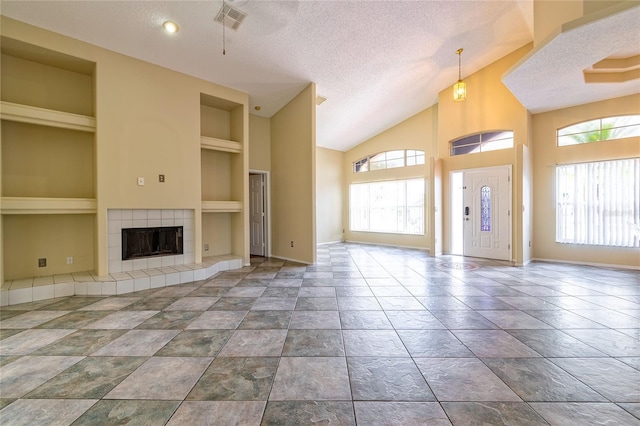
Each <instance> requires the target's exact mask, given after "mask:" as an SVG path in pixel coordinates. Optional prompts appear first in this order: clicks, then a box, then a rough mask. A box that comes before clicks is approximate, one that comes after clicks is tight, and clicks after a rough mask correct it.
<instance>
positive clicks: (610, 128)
mask: <svg viewBox="0 0 640 426" xmlns="http://www.w3.org/2000/svg"><path fill="white" fill-rule="evenodd" d="M634 136H640V115H623V116H619V117H607V118H598V119H596V120H590V121H584V122H582V123H577V124H573V125H571V126H567V127H564V128H562V129H559V130H558V146H567V145H577V144H583V143H590V142H599V141H607V140H613V139H622V138H630V137H634Z"/></svg>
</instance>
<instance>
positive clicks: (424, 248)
mask: <svg viewBox="0 0 640 426" xmlns="http://www.w3.org/2000/svg"><path fill="white" fill-rule="evenodd" d="M344 242H345V243H353V244H366V245H369V246H383V247H397V248H405V249H411V250H421V251H426V252H428V253H429V256H431V253H430V252H429V248H427V247H416V246H403V245H400V244H383V243H371V242H366V241H355V240H344Z"/></svg>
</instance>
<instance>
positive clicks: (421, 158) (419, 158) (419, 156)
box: [416, 153, 424, 164]
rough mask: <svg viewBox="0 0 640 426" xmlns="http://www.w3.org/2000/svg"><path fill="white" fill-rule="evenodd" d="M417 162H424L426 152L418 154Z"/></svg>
mask: <svg viewBox="0 0 640 426" xmlns="http://www.w3.org/2000/svg"><path fill="white" fill-rule="evenodd" d="M416 164H424V153H423V154H422V155H418V156H416Z"/></svg>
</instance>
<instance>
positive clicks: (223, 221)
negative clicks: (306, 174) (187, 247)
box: [200, 94, 247, 257]
mask: <svg viewBox="0 0 640 426" xmlns="http://www.w3.org/2000/svg"><path fill="white" fill-rule="evenodd" d="M243 108H244V106H243V105H242V104H238V103H235V102H231V101H228V100H225V99H221V98H218V97H215V96H210V95H206V94H201V95H200V134H201V140H200V148H201V150H200V153H201V157H200V158H201V171H202V172H201V173H202V243H203V250H202V253H203V257H209V256H216V255H221V254H235V255H239V256H244V242H243V241H244V224H243V215H242V211H243V208H244V206H243V205H242V204H243V203H242V201H243V199H244V188H243V176H244V174H245V173H247V171H246V170H244V161H243V155H244V149H243V140H244V135H243V112H244V111H243Z"/></svg>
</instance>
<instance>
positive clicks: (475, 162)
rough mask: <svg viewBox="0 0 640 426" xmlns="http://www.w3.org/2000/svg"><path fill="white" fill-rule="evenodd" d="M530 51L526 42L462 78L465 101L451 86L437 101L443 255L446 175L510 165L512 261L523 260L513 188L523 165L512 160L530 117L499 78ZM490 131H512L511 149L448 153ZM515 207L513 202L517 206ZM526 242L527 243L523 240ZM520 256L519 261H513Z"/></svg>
mask: <svg viewBox="0 0 640 426" xmlns="http://www.w3.org/2000/svg"><path fill="white" fill-rule="evenodd" d="M530 49H531V44H528V45H526V46H524V47H522V48H520V49H518V50H516V51H514V52H512V53H511V54H509V55H507V56H505V57H503V58H501V59H499V60H498V61H496V62H494V63H492V64H490V65H489V66H487V67H485V68H483V69H481V70H480V71H478V72H476V73H474V74H472V75H470V76H469V77H466V78H465V79H464V80H465V82H466V83H467V100H466V101H464V102H454V101H453V96H452V89H451V87H448V88H446V89H445V90H443V91H441V92H440V95H439V103H438V154H439V156H440V157H441V158H442V159H443V169H442V180H443V234H444V244H443V250H444V253H449V252H450V250H451V226H452V223H451V220H450V217H451V211H450V205H451V199H450V184H449V178H450V172H451V171H458V170H465V169H474V168H482V167H493V166H500V165H511V166H512V171H511V173H512V180H511V182H512V196H511V201H512V208H511V212H512V232H511V235H512V245H511V246H512V258H513V259H514V260H515V261H516V263H522V262H523V258H522V256H523V252H522V250H517V249H516V247H518V246H522V244H523V242H522V215H521V213H522V206H521V205H520V204H519V203H521V200H520V199H519V197H518V196H517V193H516V189H517V188H520V187H521V186H522V184H521V177H522V164H521V163H520V162H517V161H516V158H517V155H516V149H517V148H516V147H517V146H518V145H528V143H529V140H528V139H529V132H530V131H529V114H528V112H527V110H526V109H525V108H524V107H523V106H522V105H521V104H520V102H518V100H517V99H516V98H515V96H513V94H512V93H511V92H510V91H509V90H508V89H507V87H506V86H505V85H504V84H503V83H502V75H503V74H504V73H505V71H507V70H508V69H509V68H510V67H511V66H512V65H513V64H514V63H516V62H517V61H518V60H519V59H520V58H522V57H523V56H524V55H525V54H526V53H527V52H528V51H529V50H530ZM492 130H512V131H513V132H514V145H515V147H514V148H511V149H503V150H499V151H490V152H480V153H476V154H467V155H458V156H453V157H452V156H450V155H449V146H450V142H451V141H452V140H456V139H458V138H461V137H464V136H467V135H471V134H475V133H480V132H486V131H492ZM516 203H518V204H516ZM527 244H528V242H527ZM518 256H519V257H518Z"/></svg>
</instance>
